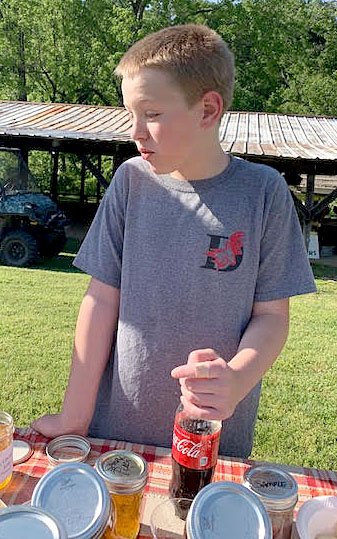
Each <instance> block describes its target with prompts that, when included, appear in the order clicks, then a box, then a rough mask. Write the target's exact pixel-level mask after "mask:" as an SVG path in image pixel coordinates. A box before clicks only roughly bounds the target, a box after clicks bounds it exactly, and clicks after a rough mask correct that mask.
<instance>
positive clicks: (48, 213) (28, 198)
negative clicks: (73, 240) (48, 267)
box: [0, 148, 67, 267]
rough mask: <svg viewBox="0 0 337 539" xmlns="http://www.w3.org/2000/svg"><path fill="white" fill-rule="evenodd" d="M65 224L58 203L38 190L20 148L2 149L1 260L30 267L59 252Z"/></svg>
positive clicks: (8, 264)
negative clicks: (42, 257)
mask: <svg viewBox="0 0 337 539" xmlns="http://www.w3.org/2000/svg"><path fill="white" fill-rule="evenodd" d="M66 224H67V220H66V217H65V215H64V213H63V212H62V211H60V210H59V209H58V207H57V205H56V204H55V202H53V200H51V198H50V197H49V196H46V195H44V194H42V193H40V192H39V190H38V189H37V186H36V181H35V179H34V177H33V175H32V174H31V172H30V171H29V170H28V168H27V166H26V164H25V162H24V160H23V158H22V155H21V152H20V150H16V149H9V148H0V263H1V264H5V265H7V266H18V267H22V266H30V265H32V264H34V263H35V262H36V261H37V260H38V259H39V257H40V256H54V255H57V254H58V253H59V252H60V251H61V250H62V248H63V246H64V244H65V241H66V234H65V225H66Z"/></svg>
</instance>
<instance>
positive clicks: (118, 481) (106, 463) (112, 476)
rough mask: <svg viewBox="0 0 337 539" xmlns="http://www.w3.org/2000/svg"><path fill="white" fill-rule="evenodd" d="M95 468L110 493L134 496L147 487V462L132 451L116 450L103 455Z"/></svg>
mask: <svg viewBox="0 0 337 539" xmlns="http://www.w3.org/2000/svg"><path fill="white" fill-rule="evenodd" d="M95 468H96V470H97V472H98V473H99V475H100V476H101V477H102V478H103V479H104V481H105V482H106V484H107V486H108V489H109V490H110V492H115V493H118V494H132V493H134V492H138V491H140V490H142V489H143V488H144V487H145V485H146V481H147V463H146V460H144V459H143V457H141V456H140V455H137V453H133V452H132V451H126V450H115V451H108V452H107V453H103V455H101V456H100V457H99V458H98V459H97V461H96V464H95Z"/></svg>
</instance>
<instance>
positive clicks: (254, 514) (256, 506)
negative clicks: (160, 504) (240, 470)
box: [186, 481, 272, 539]
mask: <svg viewBox="0 0 337 539" xmlns="http://www.w3.org/2000/svg"><path fill="white" fill-rule="evenodd" d="M186 531H187V537H188V539H247V538H249V539H272V526H271V522H270V518H269V516H268V513H267V511H266V509H265V507H264V505H263V503H262V502H261V501H260V500H259V498H258V497H257V496H256V495H255V494H253V493H252V492H251V491H250V490H248V489H247V488H246V487H244V486H242V485H239V484H237V483H232V482H230V481H217V482H216V483H210V484H209V485H207V486H206V487H204V488H203V489H202V490H200V492H199V493H198V494H197V496H196V497H195V498H194V500H193V502H192V505H191V508H190V510H189V512H188V515H187V522H186Z"/></svg>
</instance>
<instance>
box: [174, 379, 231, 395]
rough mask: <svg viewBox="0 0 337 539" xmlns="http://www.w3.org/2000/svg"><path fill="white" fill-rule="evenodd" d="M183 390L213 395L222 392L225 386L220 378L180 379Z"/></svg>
mask: <svg viewBox="0 0 337 539" xmlns="http://www.w3.org/2000/svg"><path fill="white" fill-rule="evenodd" d="M179 382H180V386H181V390H182V389H183V388H186V389H187V390H188V391H191V392H192V393H211V394H215V393H218V392H219V391H221V392H222V393H223V386H222V385H221V383H220V379H219V378H180V379H179Z"/></svg>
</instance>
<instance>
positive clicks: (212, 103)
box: [201, 91, 223, 129]
mask: <svg viewBox="0 0 337 539" xmlns="http://www.w3.org/2000/svg"><path fill="white" fill-rule="evenodd" d="M202 104H203V116H202V119H201V127H204V128H206V129H207V128H209V127H213V126H214V125H215V124H217V123H218V122H219V120H220V118H221V114H222V110H223V99H222V97H221V95H220V94H219V93H218V92H215V91H210V92H206V93H205V94H204V96H203V97H202Z"/></svg>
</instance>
